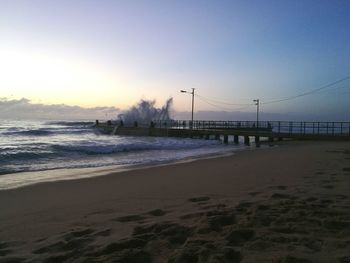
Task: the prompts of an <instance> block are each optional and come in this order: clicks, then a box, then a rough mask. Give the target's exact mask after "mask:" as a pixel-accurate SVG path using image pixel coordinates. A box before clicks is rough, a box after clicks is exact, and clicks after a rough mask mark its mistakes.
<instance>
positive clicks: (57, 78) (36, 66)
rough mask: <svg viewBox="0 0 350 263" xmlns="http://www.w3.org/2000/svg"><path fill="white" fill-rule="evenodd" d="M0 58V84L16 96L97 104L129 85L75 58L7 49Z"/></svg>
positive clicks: (54, 101) (99, 68)
mask: <svg viewBox="0 0 350 263" xmlns="http://www.w3.org/2000/svg"><path fill="white" fill-rule="evenodd" d="M0 57H1V59H0V71H1V72H2V74H1V75H2V77H1V79H0V87H1V89H2V92H3V94H11V95H12V96H15V97H26V98H40V99H41V100H43V101H45V103H67V104H78V105H81V106H95V105H96V104H98V103H99V102H101V101H108V102H110V103H112V101H111V96H112V97H113V96H116V94H117V89H118V87H123V86H125V85H126V83H123V82H122V81H121V80H118V79H117V77H116V75H115V74H113V72H109V71H108V70H106V69H104V68H102V67H98V66H95V65H93V64H92V63H87V62H84V61H79V60H76V59H72V58H63V57H59V56H53V55H51V54H45V53H35V52H25V51H22V50H4V49H2V50H1V51H0ZM113 93H114V94H113ZM125 97H126V98H127V97H128V94H125ZM115 106H116V105H115Z"/></svg>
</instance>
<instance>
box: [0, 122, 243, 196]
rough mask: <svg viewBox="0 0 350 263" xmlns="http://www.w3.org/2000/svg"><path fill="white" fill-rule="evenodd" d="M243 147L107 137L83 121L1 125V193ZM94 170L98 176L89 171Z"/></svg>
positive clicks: (186, 139) (156, 138)
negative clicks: (38, 184)
mask: <svg viewBox="0 0 350 263" xmlns="http://www.w3.org/2000/svg"><path fill="white" fill-rule="evenodd" d="M240 147H242V146H234V145H233V144H230V145H229V146H227V145H225V144H223V143H222V141H219V140H204V139H190V138H168V137H134V136H117V135H108V134H103V133H101V132H100V131H99V130H98V129H96V128H94V123H93V122H84V121H0V190H1V189H9V188H15V187H19V186H24V185H28V184H34V183H39V182H44V181H56V180H64V179H74V178H81V177H84V176H87V175H89V176H91V175H97V174H99V173H97V172H96V169H97V168H98V169H100V170H101V169H106V168H108V167H110V168H113V169H118V168H123V169H125V168H132V167H136V166H153V165H158V164H164V163H169V162H176V161H184V160H188V159H195V158H201V157H204V156H208V155H218V154H227V153H229V152H232V151H234V150H238V149H240ZM92 168H94V170H93V171H95V172H89V169H92ZM82 169H83V170H82ZM84 169H85V170H84ZM76 171H80V176H78V175H77V174H79V173H76ZM73 174H74V175H75V177H72V175H73Z"/></svg>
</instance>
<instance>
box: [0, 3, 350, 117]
mask: <svg viewBox="0 0 350 263" xmlns="http://www.w3.org/2000/svg"><path fill="white" fill-rule="evenodd" d="M349 14H350V1H348V0H332V1H323V0H303V1H301V0H300V1H295V0H290V1H287V0H275V1H272V0H265V1H261V0H256V1H253V0H244V1H243V0H242V1H238V0H236V1H235V0H229V1H224V0H218V1H206V0H201V1H200V0H197V1H193V0H178V1H164V0H162V1H161V0H158V1H157V0H149V1H142V0H124V1H122V0H110V1H109V0H101V1H90V0H81V1H80V0H75V1H67V0H60V1H56V0H46V1H44V0H41V1H39V0H31V1H26V0H23V1H19V0H18V1H17V0H2V1H0V100H2V102H3V104H2V105H10V104H16V103H17V102H20V103H22V104H23V103H27V104H32V109H33V110H34V108H35V107H36V106H38V107H39V108H40V107H42V105H44V106H45V105H56V106H57V105H64V106H66V107H68V108H69V107H73V106H75V107H79V108H82V109H85V108H87V109H93V108H99V109H101V108H105V107H106V108H108V109H112V108H116V109H118V110H119V109H127V108H129V107H131V106H132V105H134V104H135V103H137V102H138V101H139V100H140V99H151V100H153V99H155V100H156V101H157V104H158V105H159V106H161V105H162V104H163V103H165V101H166V100H167V99H168V98H170V97H173V99H174V111H175V112H189V111H191V94H186V93H180V90H187V91H191V90H192V88H195V94H196V96H195V112H212V111H217V112H222V111H227V112H237V111H239V112H254V111H255V110H256V106H255V105H254V103H253V101H252V100H253V99H259V100H260V110H261V112H262V115H261V116H262V117H264V114H265V116H269V115H268V114H279V115H281V114H282V115H281V116H282V117H283V114H285V116H286V118H287V116H289V115H288V114H291V113H293V114H294V113H295V114H299V115H300V116H303V114H304V115H305V116H306V115H309V116H311V115H318V116H319V115H322V114H323V113H324V114H325V116H328V117H327V118H332V116H334V117H337V116H339V114H340V115H341V116H344V118H345V119H344V120H349V119H350V118H349V115H348V114H344V113H349V112H350V103H349V98H350V79H349V78H347V77H348V76H349V75H350V15H349ZM341 79H344V80H343V81H341V82H337V83H336V84H334V85H331V86H329V87H327V86H326V85H328V84H332V83H334V82H336V81H338V80H341ZM323 87H325V88H323ZM320 88H321V89H320ZM309 91H314V92H312V93H310V94H307V95H305V96H300V97H297V96H298V95H302V94H305V93H308V92H309ZM285 98H287V99H286V100H284V99H285ZM288 98H289V99H288ZM281 99H282V100H281ZM280 100H281V101H280ZM5 102H7V103H5ZM9 102H13V103H9ZM17 104H18V103H17ZM17 104H16V105H17ZM7 110H8V109H7ZM180 115H181V114H180ZM180 115H179V116H180ZM299 115H298V116H299ZM1 116H2V115H1V114H0V118H1ZM181 116H182V115H181ZM189 117H190V114H188V118H189Z"/></svg>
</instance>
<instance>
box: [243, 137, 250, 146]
mask: <svg viewBox="0 0 350 263" xmlns="http://www.w3.org/2000/svg"><path fill="white" fill-rule="evenodd" d="M244 144H245V145H249V144H250V141H249V136H244Z"/></svg>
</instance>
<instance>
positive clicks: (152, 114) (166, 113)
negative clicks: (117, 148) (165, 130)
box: [118, 98, 173, 127]
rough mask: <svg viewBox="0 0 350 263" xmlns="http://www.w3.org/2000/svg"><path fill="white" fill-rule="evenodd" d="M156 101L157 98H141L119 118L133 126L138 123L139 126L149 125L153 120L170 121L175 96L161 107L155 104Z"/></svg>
mask: <svg viewBox="0 0 350 263" xmlns="http://www.w3.org/2000/svg"><path fill="white" fill-rule="evenodd" d="M155 103H156V101H155V100H141V101H140V102H139V103H138V104H137V105H136V106H133V107H131V108H130V109H129V110H128V111H126V112H124V113H122V114H119V115H118V118H119V120H121V121H123V123H124V125H126V126H131V125H134V124H135V123H137V124H138V126H144V127H148V126H149V125H150V123H151V122H152V121H153V122H157V121H162V122H168V121H170V120H171V117H170V111H171V107H172V104H173V98H170V99H168V100H167V101H166V103H165V105H164V106H163V107H161V108H156V107H155V106H154V105H155Z"/></svg>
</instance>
